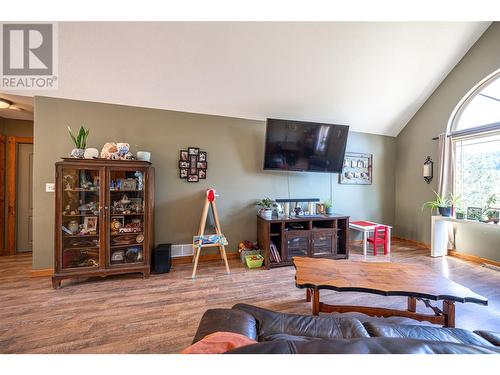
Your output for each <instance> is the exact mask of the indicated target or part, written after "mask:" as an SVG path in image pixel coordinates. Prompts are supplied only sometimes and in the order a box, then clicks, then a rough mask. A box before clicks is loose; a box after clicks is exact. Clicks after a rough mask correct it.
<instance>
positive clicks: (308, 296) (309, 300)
mask: <svg viewBox="0 0 500 375" xmlns="http://www.w3.org/2000/svg"><path fill="white" fill-rule="evenodd" d="M306 302H311V289H309V288H306Z"/></svg>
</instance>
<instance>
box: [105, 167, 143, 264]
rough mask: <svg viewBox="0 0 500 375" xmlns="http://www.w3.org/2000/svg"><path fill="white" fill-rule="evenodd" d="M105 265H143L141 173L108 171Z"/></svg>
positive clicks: (126, 170)
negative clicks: (107, 224) (106, 250)
mask: <svg viewBox="0 0 500 375" xmlns="http://www.w3.org/2000/svg"><path fill="white" fill-rule="evenodd" d="M108 184H109V186H108V192H109V201H108V202H109V209H108V211H109V215H108V219H107V220H108V221H109V226H108V227H109V237H108V244H109V245H108V247H109V251H108V252H107V257H108V264H109V265H111V266H113V265H121V266H123V265H138V264H144V239H145V233H144V228H145V227H146V220H147V217H146V215H145V212H146V210H145V204H146V203H145V193H144V192H145V188H146V187H145V170H128V169H110V170H109V175H108Z"/></svg>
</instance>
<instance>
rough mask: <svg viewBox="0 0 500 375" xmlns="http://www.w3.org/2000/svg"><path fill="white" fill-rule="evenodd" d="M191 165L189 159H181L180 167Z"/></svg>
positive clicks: (184, 167)
mask: <svg viewBox="0 0 500 375" xmlns="http://www.w3.org/2000/svg"><path fill="white" fill-rule="evenodd" d="M189 167H191V163H190V162H189V160H179V168H183V169H187V168H189Z"/></svg>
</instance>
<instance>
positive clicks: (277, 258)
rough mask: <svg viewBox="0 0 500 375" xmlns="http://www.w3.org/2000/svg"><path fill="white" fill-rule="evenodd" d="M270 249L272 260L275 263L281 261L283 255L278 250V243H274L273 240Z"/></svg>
mask: <svg viewBox="0 0 500 375" xmlns="http://www.w3.org/2000/svg"><path fill="white" fill-rule="evenodd" d="M269 249H270V250H271V251H270V253H271V254H270V255H271V262H274V263H279V262H281V255H280V252H279V251H278V248H277V247H276V245H275V244H274V243H272V242H271V245H270V246H269Z"/></svg>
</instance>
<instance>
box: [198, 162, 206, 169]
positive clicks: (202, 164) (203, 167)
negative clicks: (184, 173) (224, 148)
mask: <svg viewBox="0 0 500 375" xmlns="http://www.w3.org/2000/svg"><path fill="white" fill-rule="evenodd" d="M196 168H198V169H207V162H206V161H197V162H196Z"/></svg>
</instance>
